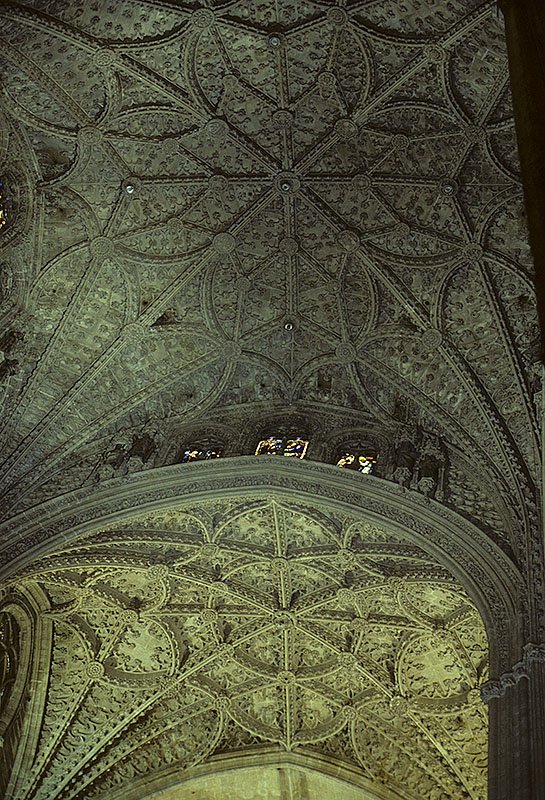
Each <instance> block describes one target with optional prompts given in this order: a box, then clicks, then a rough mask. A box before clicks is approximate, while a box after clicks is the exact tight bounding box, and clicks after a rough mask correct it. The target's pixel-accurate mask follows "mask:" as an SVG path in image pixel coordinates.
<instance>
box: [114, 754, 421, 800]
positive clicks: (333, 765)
mask: <svg viewBox="0 0 545 800" xmlns="http://www.w3.org/2000/svg"><path fill="white" fill-rule="evenodd" d="M267 767H269V768H278V769H286V768H287V769H292V770H294V771H298V772H302V773H306V774H310V775H317V776H321V777H322V776H323V777H325V778H329V779H334V780H335V781H336V782H337V783H338V784H339V787H342V786H343V785H344V787H346V789H347V790H352V791H354V792H357V793H358V795H360V793H361V797H362V800H416V798H415V796H414V795H413V794H412V793H410V794H406V796H404V797H401V796H400V795H399V794H398V793H397V792H393V791H392V790H391V789H389V788H388V787H387V786H385V785H382V786H379V785H378V784H377V783H376V782H373V781H372V780H370V779H369V778H367V777H365V776H364V775H363V774H362V773H361V770H358V769H356V768H354V767H351V766H350V765H349V764H347V763H346V762H341V761H338V760H337V759H335V758H334V757H332V756H331V755H330V754H328V755H327V756H325V755H321V754H319V753H316V752H310V751H304V750H299V751H297V752H290V751H284V750H277V749H276V748H274V747H270V748H269V747H267V748H259V749H256V750H255V751H253V752H252V751H251V750H246V751H244V753H228V754H225V755H222V756H214V757H213V758H211V759H209V760H208V761H206V762H205V763H203V764H198V765H196V766H193V767H190V768H189V769H186V770H184V773H183V777H182V776H181V775H180V771H179V769H178V768H176V767H169V768H167V769H164V770H161V771H160V772H158V773H157V774H156V775H154V777H153V779H152V780H151V781H150V778H149V777H146V778H142V779H141V780H140V781H137V782H135V783H134V784H132V785H131V786H130V787H127V786H125V787H123V788H122V789H120V790H119V791H118V792H115V793H114V794H113V795H111V797H110V800H163V794H164V793H165V792H168V790H175V789H182V787H184V788H185V787H187V786H188V785H189V786H192V785H193V786H195V787H196V788H197V787H198V786H199V783H200V782H201V781H203V780H206V778H208V777H209V776H218V775H219V776H221V777H227V776H229V775H230V774H231V775H232V774H233V773H237V772H240V771H242V770H244V771H246V770H255V769H260V770H262V769H265V768H267ZM175 796H176V795H174V797H175ZM349 796H352V795H351V794H350V795H349ZM171 798H172V795H171V794H170V792H168V796H167V797H165V800H171Z"/></svg>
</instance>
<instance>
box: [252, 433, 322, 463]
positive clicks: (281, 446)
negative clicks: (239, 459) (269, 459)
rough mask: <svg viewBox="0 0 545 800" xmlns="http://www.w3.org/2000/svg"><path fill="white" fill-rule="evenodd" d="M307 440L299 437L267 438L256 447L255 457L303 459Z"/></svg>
mask: <svg viewBox="0 0 545 800" xmlns="http://www.w3.org/2000/svg"><path fill="white" fill-rule="evenodd" d="M308 446H309V440H308V439H303V438H302V437H301V436H290V437H277V436H268V437H267V438H265V439H261V440H260V442H259V444H258V445H257V448H256V451H255V454H256V456H288V458H304V457H305V456H306V454H307V450H308Z"/></svg>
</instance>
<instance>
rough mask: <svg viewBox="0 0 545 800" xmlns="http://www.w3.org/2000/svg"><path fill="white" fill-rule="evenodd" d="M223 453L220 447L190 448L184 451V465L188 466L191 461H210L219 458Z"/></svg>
mask: <svg viewBox="0 0 545 800" xmlns="http://www.w3.org/2000/svg"><path fill="white" fill-rule="evenodd" d="M221 453H222V451H221V450H220V448H219V447H208V448H199V447H194V448H189V449H188V450H184V453H183V455H182V464H188V463H189V462H190V461H209V460H210V459H212V458H219V457H220V456H221Z"/></svg>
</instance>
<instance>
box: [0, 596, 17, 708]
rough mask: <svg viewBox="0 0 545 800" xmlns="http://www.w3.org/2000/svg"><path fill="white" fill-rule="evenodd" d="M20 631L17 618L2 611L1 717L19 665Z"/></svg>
mask: <svg viewBox="0 0 545 800" xmlns="http://www.w3.org/2000/svg"><path fill="white" fill-rule="evenodd" d="M19 640H20V632H19V626H18V625H17V622H16V620H15V619H14V618H13V616H12V615H11V614H8V613H7V612H5V611H2V612H0V718H1V717H2V715H3V713H4V711H5V709H6V707H7V704H8V701H9V699H10V697H11V693H12V690H13V686H14V684H15V679H16V677H17V669H18V665H19V643H20V642H19Z"/></svg>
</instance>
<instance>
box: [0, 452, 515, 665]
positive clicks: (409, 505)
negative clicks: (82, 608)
mask: <svg viewBox="0 0 545 800" xmlns="http://www.w3.org/2000/svg"><path fill="white" fill-rule="evenodd" d="M264 492H265V493H266V494H267V495H268V496H276V497H281V498H284V499H292V500H293V499H296V498H297V499H301V498H302V497H304V498H305V499H307V500H311V501H312V502H315V503H318V504H319V505H321V506H326V507H328V508H330V509H338V510H344V511H350V512H352V513H355V514H357V515H360V516H362V515H365V518H366V519H367V520H368V521H370V522H374V523H375V524H378V525H381V526H383V527H384V526H387V527H388V529H389V530H392V531H394V532H396V533H397V534H399V535H400V537H401V538H403V539H405V540H408V541H412V542H413V543H414V544H416V545H417V546H419V547H421V548H422V549H423V550H424V551H425V552H427V553H428V554H429V555H431V556H432V557H433V558H434V559H436V560H437V561H438V562H439V563H441V564H442V565H443V566H445V567H446V568H447V569H448V570H449V571H450V572H451V574H452V575H453V576H454V577H455V578H456V579H457V580H459V581H460V583H461V585H462V586H463V587H464V588H465V590H466V591H467V592H468V595H469V596H470V597H471V599H472V601H473V602H474V603H475V605H476V607H477V609H478V610H479V612H480V614H481V616H482V618H483V620H484V624H485V626H486V629H487V633H488V637H489V641H490V644H491V653H490V658H491V663H490V666H491V670H492V671H493V672H494V671H496V670H501V669H505V668H508V667H509V666H510V664H511V663H512V661H513V658H515V660H516V659H517V658H518V655H519V653H520V648H521V646H522V644H523V643H522V642H521V641H514V640H513V636H514V635H516V633H514V631H516V629H517V628H519V627H520V626H514V625H512V624H510V623H511V621H512V620H513V619H515V618H517V617H518V616H519V615H520V613H521V610H522V604H523V583H522V578H521V575H520V573H519V571H518V570H517V569H516V567H515V565H514V564H513V563H512V562H511V561H510V560H509V559H508V557H507V556H506V555H505V554H504V553H503V552H502V551H501V549H500V548H499V547H497V546H496V545H495V544H494V542H493V541H492V540H491V539H490V538H489V537H488V536H487V535H486V534H485V533H484V532H483V531H481V530H480V529H479V528H477V527H476V526H475V525H473V524H472V523H470V522H469V521H467V520H466V519H464V518H462V517H461V516H460V515H458V514H456V513H455V512H453V511H451V510H450V509H447V508H446V507H445V506H443V505H441V504H440V503H437V502H435V501H433V500H430V499H429V498H424V497H423V496H421V495H420V494H418V493H416V492H412V491H409V490H405V489H403V488H402V487H400V486H398V485H397V484H394V483H391V482H389V481H384V480H382V479H380V478H374V477H373V476H365V478H363V479H362V476H360V475H359V474H351V473H349V472H346V471H343V470H339V469H338V468H336V467H334V466H332V465H327V464H318V463H314V462H302V461H298V460H296V459H289V460H287V459H286V460H284V459H282V460H280V459H273V458H265V457H263V456H261V457H255V456H248V457H246V456H242V457H237V458H232V459H229V458H224V459H218V460H216V461H205V462H194V463H191V464H184V465H174V466H170V467H164V468H161V469H156V470H150V471H149V472H141V473H136V474H134V475H130V476H125V477H124V478H122V479H116V480H112V481H108V482H107V483H105V484H103V485H102V486H101V487H100V489H97V490H96V491H94V492H89V489H87V488H86V489H80V490H76V491H74V492H70V493H68V494H65V495H62V496H60V497H58V498H55V499H54V500H51V501H48V502H46V503H44V504H42V505H40V506H36V507H34V508H32V509H30V510H28V511H26V512H23V513H22V514H20V515H18V516H16V517H14V518H12V519H11V520H9V522H6V523H4V524H3V525H1V526H0V543H1V553H0V559H1V562H0V580H4V579H7V578H8V577H9V576H10V575H13V574H14V573H15V572H16V571H17V570H18V569H20V568H21V567H23V566H26V565H28V564H30V563H32V561H34V560H35V559H36V558H39V557H42V556H44V555H46V554H48V553H50V552H52V551H53V550H55V549H56V548H58V547H59V545H60V544H64V543H66V542H68V541H71V540H72V539H75V538H77V537H78V536H80V535H81V534H83V533H87V532H90V531H92V530H94V529H96V528H98V527H100V526H103V525H110V524H115V523H118V522H120V521H122V520H124V521H126V520H127V519H128V518H130V517H131V516H133V515H136V514H141V513H143V512H149V511H154V510H160V509H165V508H168V507H172V506H176V505H179V504H180V503H185V502H191V503H195V502H199V501H205V500H210V499H215V498H229V497H236V496H237V495H244V497H246V498H248V497H251V496H252V495H254V496H257V495H261V496H262V495H263V493H264Z"/></svg>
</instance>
